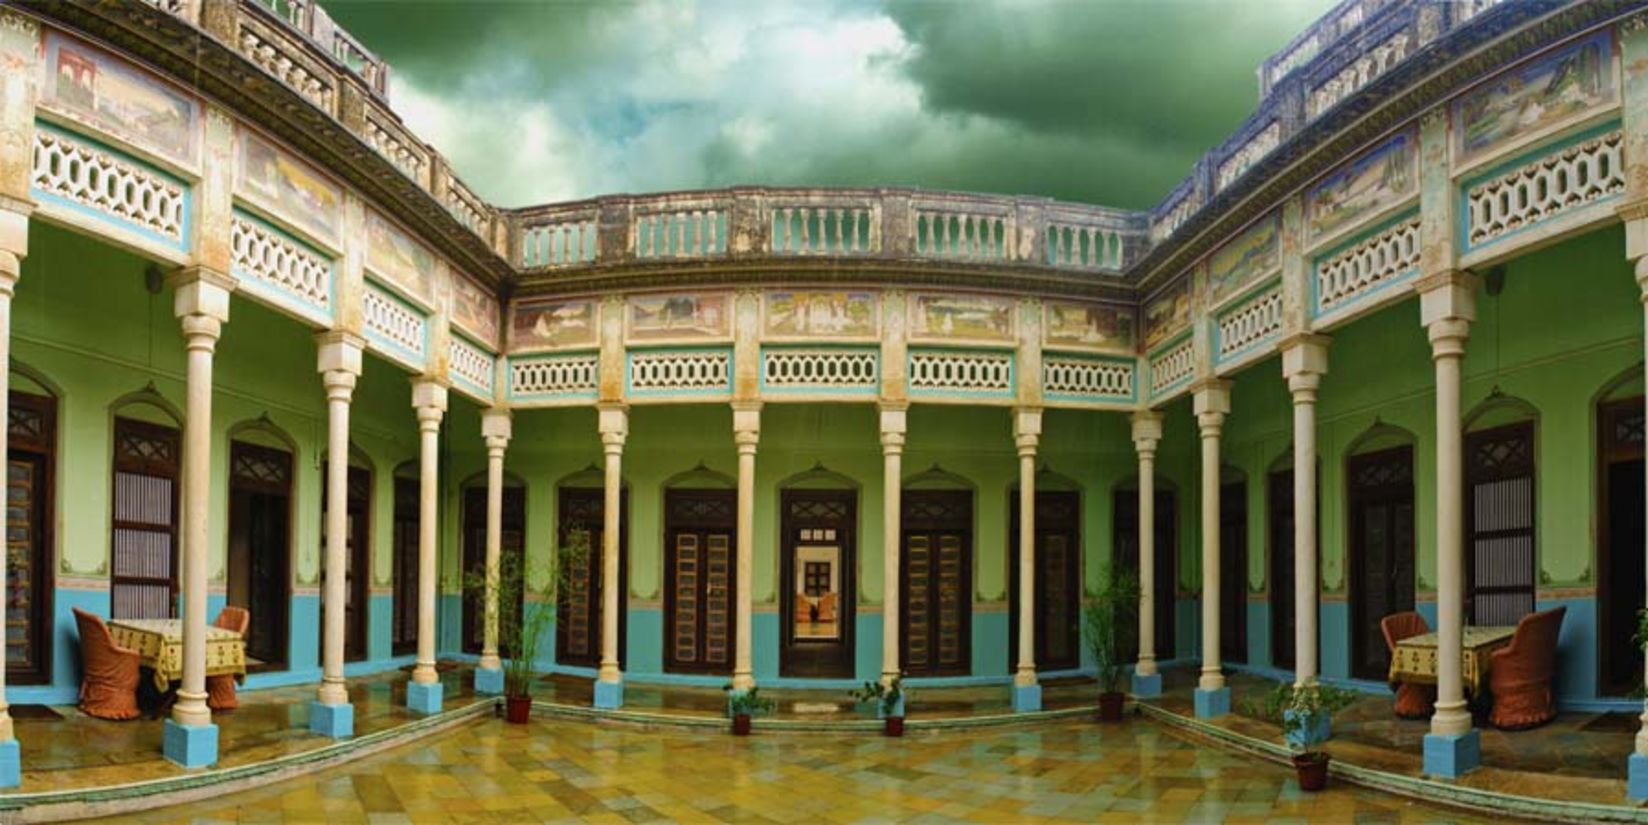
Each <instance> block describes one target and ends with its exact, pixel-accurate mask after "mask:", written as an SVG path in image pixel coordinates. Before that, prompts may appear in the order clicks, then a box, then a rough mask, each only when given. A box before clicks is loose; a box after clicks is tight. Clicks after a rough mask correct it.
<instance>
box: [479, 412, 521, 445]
mask: <svg viewBox="0 0 1648 825" xmlns="http://www.w3.org/2000/svg"><path fill="white" fill-rule="evenodd" d="M514 436H515V423H514V416H513V415H511V414H510V412H509V409H508V408H506V407H488V408H486V409H484V410H482V411H481V438H483V439H485V441H486V447H487V449H488V450H502V449H503V448H504V447H506V446H508V444H509V440H510V439H511V438H513V437H514Z"/></svg>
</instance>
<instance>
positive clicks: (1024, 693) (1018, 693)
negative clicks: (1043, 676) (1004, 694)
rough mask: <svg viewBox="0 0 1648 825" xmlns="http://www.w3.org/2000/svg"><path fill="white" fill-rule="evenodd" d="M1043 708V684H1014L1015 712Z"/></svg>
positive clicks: (1026, 711) (1027, 711) (1029, 711)
mask: <svg viewBox="0 0 1648 825" xmlns="http://www.w3.org/2000/svg"><path fill="white" fill-rule="evenodd" d="M1039 710H1041V685H1040V684H1034V685H1014V686H1013V712H1014V713H1035V712H1036V711H1039Z"/></svg>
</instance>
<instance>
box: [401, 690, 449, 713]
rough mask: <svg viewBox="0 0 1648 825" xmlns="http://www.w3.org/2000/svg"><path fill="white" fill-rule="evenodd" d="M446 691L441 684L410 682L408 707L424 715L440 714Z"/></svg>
mask: <svg viewBox="0 0 1648 825" xmlns="http://www.w3.org/2000/svg"><path fill="white" fill-rule="evenodd" d="M445 691H446V688H445V686H444V685H442V684H441V683H440V682H431V683H429V684H423V683H420V682H409V683H407V685H406V706H407V707H408V708H410V709H412V710H414V711H416V712H418V713H422V714H432V713H440V712H441V699H442V694H443V693H445Z"/></svg>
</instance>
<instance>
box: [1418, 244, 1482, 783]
mask: <svg viewBox="0 0 1648 825" xmlns="http://www.w3.org/2000/svg"><path fill="white" fill-rule="evenodd" d="M1415 289H1416V290H1417V291H1418V292H1419V295H1420V304H1419V313H1420V320H1421V321H1422V322H1423V323H1424V325H1425V329H1426V331H1427V333H1428V334H1429V337H1430V341H1431V360H1432V361H1433V362H1434V363H1435V369H1436V616H1437V621H1436V639H1437V642H1436V656H1437V674H1436V714H1435V715H1434V716H1432V717H1431V732H1430V733H1428V734H1426V735H1425V745H1424V749H1425V773H1428V774H1431V775H1434V776H1442V777H1447V778H1450V779H1451V778H1454V777H1457V776H1459V775H1461V774H1464V773H1465V772H1467V771H1469V770H1471V769H1472V768H1475V767H1476V766H1477V765H1479V764H1481V761H1482V758H1481V748H1480V744H1479V737H1478V735H1477V732H1476V731H1475V730H1473V729H1472V728H1471V714H1470V711H1469V710H1468V709H1467V708H1466V706H1465V691H1464V679H1463V676H1462V673H1461V671H1462V670H1463V660H1462V658H1461V656H1462V653H1463V650H1464V636H1463V633H1464V628H1465V599H1464V595H1465V552H1464V521H1463V510H1464V507H1463V505H1462V502H1463V501H1464V466H1463V465H1464V448H1463V444H1462V441H1463V438H1462V434H1461V432H1460V427H1461V426H1462V420H1461V418H1460V409H1459V408H1460V400H1459V395H1460V362H1462V361H1463V360H1464V358H1465V340H1466V338H1467V337H1468V336H1469V335H1470V328H1471V321H1472V320H1474V319H1475V318H1476V295H1475V290H1476V278H1475V277H1474V276H1472V275H1470V274H1469V273H1466V272H1462V271H1458V270H1444V271H1442V272H1439V273H1437V274H1434V275H1429V276H1426V277H1425V278H1423V279H1422V280H1420V281H1419V282H1418V283H1417V284H1416V285H1415Z"/></svg>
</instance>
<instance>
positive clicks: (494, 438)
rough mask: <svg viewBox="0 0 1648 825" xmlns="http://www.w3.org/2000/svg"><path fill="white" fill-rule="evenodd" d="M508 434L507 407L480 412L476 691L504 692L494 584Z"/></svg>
mask: <svg viewBox="0 0 1648 825" xmlns="http://www.w3.org/2000/svg"><path fill="white" fill-rule="evenodd" d="M511 434H512V429H511V424H510V417H509V410H507V409H502V408H498V407H494V408H492V409H489V410H487V411H486V412H483V413H481V438H482V439H484V440H485V442H486V573H485V580H486V592H485V594H484V601H483V603H484V610H483V611H482V615H483V616H484V617H485V625H484V626H483V627H482V631H481V659H480V661H479V662H478V663H477V665H476V668H475V692H476V693H503V692H504V670H503V661H502V660H501V659H499V658H498V587H499V585H501V584H502V583H503V569H502V566H501V564H500V561H499V559H500V557H501V556H502V555H503V529H504V450H505V449H507V448H508V447H509V438H510V435H511ZM521 572H522V573H524V572H525V571H524V570H523V571H521ZM517 652H519V651H517Z"/></svg>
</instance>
